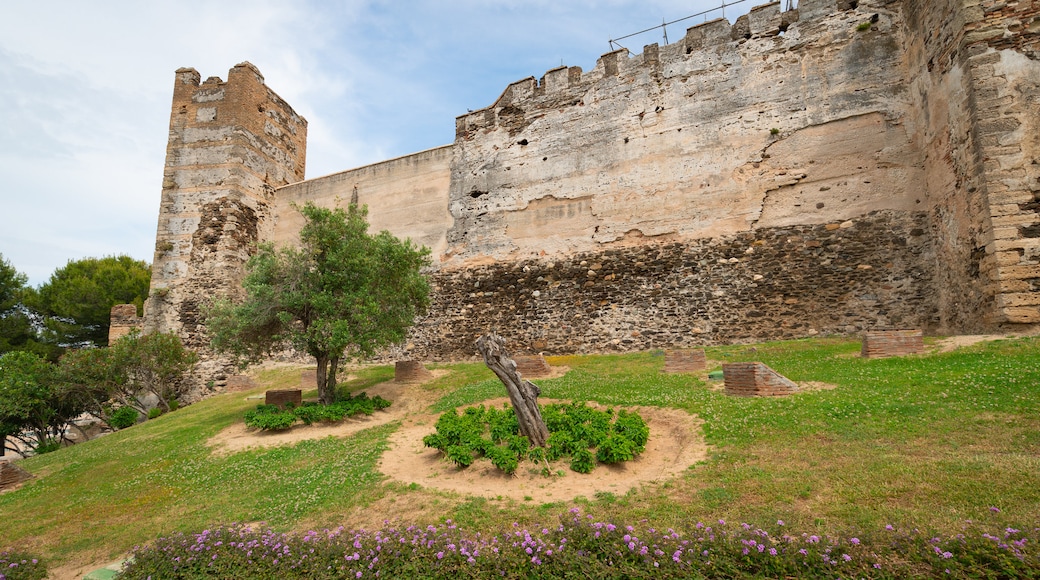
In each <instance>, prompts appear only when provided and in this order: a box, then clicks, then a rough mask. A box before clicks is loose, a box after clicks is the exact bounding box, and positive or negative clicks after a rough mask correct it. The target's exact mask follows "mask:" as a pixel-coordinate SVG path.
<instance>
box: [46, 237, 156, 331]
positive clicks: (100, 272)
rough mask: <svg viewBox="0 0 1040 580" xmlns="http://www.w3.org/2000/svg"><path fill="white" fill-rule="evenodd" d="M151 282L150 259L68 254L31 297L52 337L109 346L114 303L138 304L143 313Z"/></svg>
mask: <svg viewBox="0 0 1040 580" xmlns="http://www.w3.org/2000/svg"><path fill="white" fill-rule="evenodd" d="M150 282H151V270H150V269H149V268H148V264H147V263H145V262H143V261H141V260H134V259H133V258H131V257H130V256H106V257H104V258H84V259H82V260H70V261H69V262H68V264H66V265H65V266H64V267H62V268H58V269H57V270H55V271H54V273H53V274H51V277H50V279H49V280H48V281H47V282H45V283H44V284H42V285H41V286H40V287H39V289H37V290H36V291H35V293H34V296H32V297H31V299H30V300H29V301H28V302H29V303H30V305H31V306H32V307H33V308H34V309H36V310H37V311H38V312H39V313H40V314H42V315H43V316H44V317H45V327H46V335H47V336H46V338H47V340H48V341H49V342H53V343H55V344H59V345H62V346H67V345H82V344H84V343H91V344H93V345H95V346H106V345H107V344H108V328H109V317H110V315H111V311H112V307H113V306H115V305H116V304H134V305H136V306H137V313H138V314H139V315H140V314H141V309H142V307H143V305H144V300H145V298H147V297H148V287H149V284H150Z"/></svg>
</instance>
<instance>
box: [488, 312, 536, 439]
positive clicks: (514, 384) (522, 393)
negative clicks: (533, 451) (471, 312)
mask: <svg viewBox="0 0 1040 580" xmlns="http://www.w3.org/2000/svg"><path fill="white" fill-rule="evenodd" d="M477 350H478V351H480V354H481V355H483V357H484V364H486V365H487V366H488V368H489V369H491V370H492V371H493V372H494V373H495V375H497V376H498V379H499V380H500V381H502V384H504V385H505V386H506V391H508V392H509V401H510V402H511V403H512V404H513V411H515V412H516V418H517V420H518V421H519V422H520V433H522V434H523V435H525V436H526V437H527V440H528V441H530V442H531V445H534V446H535V447H545V441H546V439H548V438H549V429H547V428H546V426H545V421H544V420H543V419H542V412H541V411H540V410H539V409H538V400H537V399H538V395H540V394H541V390H539V389H538V386H537V385H535V384H534V383H532V382H531V381H525V380H524V379H523V377H521V376H520V373H519V372H517V370H516V362H514V361H513V359H511V358H509V354H508V353H507V352H506V350H505V339H503V338H502V337H501V336H498V335H497V334H495V333H493V332H492V333H490V334H487V335H485V336H482V337H480V338H479V339H477Z"/></svg>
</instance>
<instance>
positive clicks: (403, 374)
mask: <svg viewBox="0 0 1040 580" xmlns="http://www.w3.org/2000/svg"><path fill="white" fill-rule="evenodd" d="M432 378H433V373H431V372H430V371H428V370H426V367H425V366H423V364H422V362H420V361H417V360H399V361H397V362H396V363H394V382H397V383H422V382H425V381H428V380H430V379H432Z"/></svg>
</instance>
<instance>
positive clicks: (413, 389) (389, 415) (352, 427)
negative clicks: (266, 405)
mask: <svg viewBox="0 0 1040 580" xmlns="http://www.w3.org/2000/svg"><path fill="white" fill-rule="evenodd" d="M430 372H431V373H432V374H433V377H434V378H438V377H442V376H444V375H446V374H448V373H450V372H451V371H450V370H447V369H435V370H432V371H430ZM365 392H367V393H368V395H369V396H371V397H374V396H376V395H379V396H380V397H383V398H384V399H386V400H388V401H390V402H391V403H393V404H392V405H390V407H388V408H387V409H384V410H381V411H376V412H375V413H373V414H371V415H361V416H355V417H350V418H348V419H345V420H343V421H340V422H338V423H316V424H313V425H297V426H295V427H293V428H292V429H288V430H286V431H270V432H268V431H259V430H257V429H250V428H249V427H246V424H245V423H244V422H240V423H235V424H233V425H231V426H229V427H227V428H225V429H224V430H223V431H221V432H220V433H217V434H216V435H214V436H213V437H211V438H210V439H209V441H207V442H206V445H207V446H209V447H210V448H212V449H213V452H214V453H216V454H218V455H231V454H234V453H238V452H239V451H244V450H246V449H250V448H255V447H277V446H280V445H293V444H296V443H299V442H300V441H306V440H309V439H324V438H325V437H346V436H348V435H353V434H354V433H357V432H359V431H363V430H365V429H368V428H371V427H378V426H380V425H385V424H387V423H391V422H393V421H398V420H401V419H403V418H405V417H407V416H409V415H412V414H415V413H421V412H423V411H425V410H426V407H428V406H429V405H430V404H431V403H432V402H433V401H434V400H435V398H436V396H435V395H432V394H430V393H428V392H426V391H425V390H424V389H422V388H420V386H419V385H417V384H407V383H398V382H395V381H387V382H385V383H379V384H378V385H375V386H373V387H371V388H368V389H365Z"/></svg>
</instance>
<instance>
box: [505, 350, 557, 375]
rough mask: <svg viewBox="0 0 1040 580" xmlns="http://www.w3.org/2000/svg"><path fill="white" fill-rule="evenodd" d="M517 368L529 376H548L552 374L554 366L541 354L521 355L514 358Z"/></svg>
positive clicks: (522, 373)
mask: <svg viewBox="0 0 1040 580" xmlns="http://www.w3.org/2000/svg"><path fill="white" fill-rule="evenodd" d="M513 362H515V363H516V370H517V372H519V373H520V374H521V375H522V376H524V377H527V378H536V377H547V376H549V375H551V374H552V367H551V366H549V362H548V361H546V360H545V357H544V356H542V355H540V354H535V355H520V356H517V357H516V358H515V359H513Z"/></svg>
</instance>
